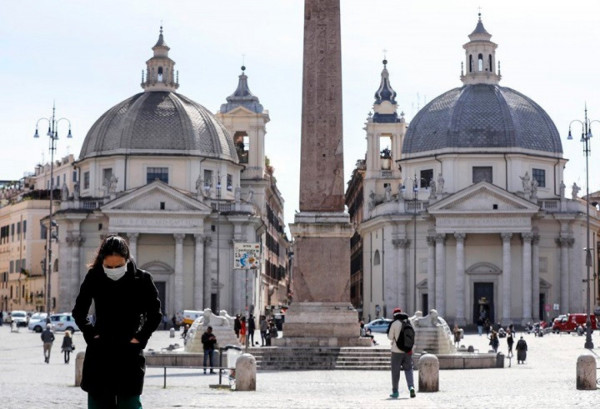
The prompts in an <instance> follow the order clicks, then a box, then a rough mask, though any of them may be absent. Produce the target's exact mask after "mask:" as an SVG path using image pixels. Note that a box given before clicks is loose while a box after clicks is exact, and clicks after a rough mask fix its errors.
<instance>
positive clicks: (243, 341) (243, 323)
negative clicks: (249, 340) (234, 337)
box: [240, 317, 247, 346]
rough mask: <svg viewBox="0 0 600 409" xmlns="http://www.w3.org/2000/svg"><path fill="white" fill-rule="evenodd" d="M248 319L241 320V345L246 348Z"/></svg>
mask: <svg viewBox="0 0 600 409" xmlns="http://www.w3.org/2000/svg"><path fill="white" fill-rule="evenodd" d="M246 330H247V328H246V317H242V318H240V344H242V346H246Z"/></svg>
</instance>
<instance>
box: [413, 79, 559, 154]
mask: <svg viewBox="0 0 600 409" xmlns="http://www.w3.org/2000/svg"><path fill="white" fill-rule="evenodd" d="M453 148H476V149H477V150H479V151H481V150H482V149H485V148H511V151H513V152H514V150H515V148H516V149H517V150H518V149H519V148H521V149H524V150H525V149H526V150H536V151H543V152H548V153H551V154H554V155H553V156H556V154H562V144H561V141H560V136H559V134H558V130H557V129H556V126H555V125H554V123H553V122H552V120H551V119H550V117H549V116H548V114H547V113H546V111H544V110H543V109H542V108H541V107H540V106H539V105H538V104H536V103H535V102H534V101H532V100H531V99H530V98H528V97H526V96H525V95H523V94H521V93H519V92H517V91H515V90H513V89H511V88H506V87H501V86H498V85H495V84H494V85H492V84H473V85H465V86H463V87H461V88H455V89H452V90H450V91H448V92H446V93H444V94H442V95H440V96H439V97H437V98H435V99H434V100H432V101H431V102H430V103H429V104H427V105H426V106H425V107H424V108H423V109H421V110H420V111H419V112H418V113H417V115H416V116H415V117H414V119H413V120H412V121H411V123H410V126H409V128H408V131H407V133H406V137H405V138H404V143H403V146H402V152H403V155H409V156H411V157H414V156H416V155H414V154H416V153H420V152H426V151H433V150H441V149H445V150H446V151H447V150H450V151H452V149H453ZM494 150H497V149H494Z"/></svg>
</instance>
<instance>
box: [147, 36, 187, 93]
mask: <svg viewBox="0 0 600 409" xmlns="http://www.w3.org/2000/svg"><path fill="white" fill-rule="evenodd" d="M169 50H170V48H169V46H168V45H167V43H165V39H164V37H163V28H162V26H160V35H159V36H158V41H157V42H156V44H155V45H154V47H152V51H154V56H153V57H152V58H150V59H149V60H148V61H146V67H147V68H146V79H145V80H144V74H143V73H142V83H141V84H140V85H141V86H142V88H143V89H144V90H145V91H146V92H148V91H167V92H175V91H176V90H177V88H179V78H176V76H175V71H174V67H175V61H173V60H172V59H170V58H169ZM177 77H179V74H177Z"/></svg>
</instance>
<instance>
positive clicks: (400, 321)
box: [387, 308, 417, 399]
mask: <svg viewBox="0 0 600 409" xmlns="http://www.w3.org/2000/svg"><path fill="white" fill-rule="evenodd" d="M393 315H394V320H393V321H392V323H391V324H390V326H389V327H388V331H387V336H388V339H389V340H390V341H391V345H392V346H391V351H392V394H391V395H390V398H392V399H396V398H398V396H399V393H398V383H399V382H400V370H404V376H405V377H406V385H407V386H408V391H409V393H410V397H411V398H414V397H416V396H417V394H416V393H415V385H414V381H413V362H412V348H413V346H414V340H415V330H414V328H413V327H412V325H411V323H410V321H409V319H408V315H407V314H405V313H403V312H402V310H401V309H400V308H394V311H393Z"/></svg>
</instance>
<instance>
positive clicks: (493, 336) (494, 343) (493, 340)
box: [490, 330, 500, 353]
mask: <svg viewBox="0 0 600 409" xmlns="http://www.w3.org/2000/svg"><path fill="white" fill-rule="evenodd" d="M490 345H491V347H492V349H493V350H494V352H496V353H497V352H498V347H499V346H500V339H498V333H497V332H496V331H494V330H492V332H491V333H490Z"/></svg>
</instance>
